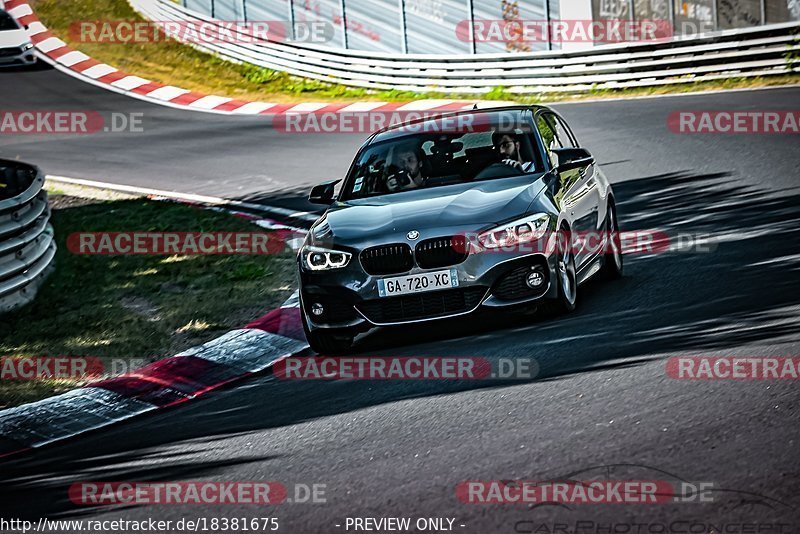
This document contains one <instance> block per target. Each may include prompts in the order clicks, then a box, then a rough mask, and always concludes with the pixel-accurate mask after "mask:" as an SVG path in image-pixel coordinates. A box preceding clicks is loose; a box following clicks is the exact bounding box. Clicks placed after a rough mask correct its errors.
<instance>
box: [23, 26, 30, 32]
mask: <svg viewBox="0 0 800 534" xmlns="http://www.w3.org/2000/svg"><path fill="white" fill-rule="evenodd" d="M22 29H23V30H25V31H28V30H30V29H31V27H30V26H28V25H27V24H26V25H25V26H23V27H22Z"/></svg>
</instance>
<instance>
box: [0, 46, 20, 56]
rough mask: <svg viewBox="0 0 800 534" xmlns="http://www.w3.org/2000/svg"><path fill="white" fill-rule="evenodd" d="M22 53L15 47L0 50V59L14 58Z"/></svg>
mask: <svg viewBox="0 0 800 534" xmlns="http://www.w3.org/2000/svg"><path fill="white" fill-rule="evenodd" d="M21 53H22V48H20V47H18V46H15V47H12V48H0V57H10V56H16V55H19V54H21Z"/></svg>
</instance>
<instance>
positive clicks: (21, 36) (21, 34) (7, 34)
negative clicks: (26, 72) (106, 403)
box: [0, 30, 30, 48]
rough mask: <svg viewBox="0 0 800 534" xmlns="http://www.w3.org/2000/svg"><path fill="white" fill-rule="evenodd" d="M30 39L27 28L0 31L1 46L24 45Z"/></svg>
mask: <svg viewBox="0 0 800 534" xmlns="http://www.w3.org/2000/svg"><path fill="white" fill-rule="evenodd" d="M28 41H30V39H28V35H27V34H26V33H25V30H6V31H2V32H0V48H11V47H13V46H22V45H24V44H25V43H27V42H28Z"/></svg>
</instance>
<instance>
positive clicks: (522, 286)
mask: <svg viewBox="0 0 800 534" xmlns="http://www.w3.org/2000/svg"><path fill="white" fill-rule="evenodd" d="M531 267H532V266H531V265H526V266H525V267H518V268H516V269H514V270H513V271H511V272H509V273H508V274H505V275H504V276H503V277H502V278H500V281H499V282H498V283H497V284H496V285H495V287H494V289H493V290H492V295H494V296H495V297H497V298H498V299H500V300H518V299H524V298H531V297H538V296H541V295H543V294H544V293H545V292H546V291H547V269H546V268H544V267H543V266H541V265H540V266H539V269H540V271H541V273H542V274H543V275H544V278H545V282H544V283H543V284H542V285H541V287H538V288H536V289H533V288H530V287H528V284H527V283H526V282H525V280H526V278H527V277H528V273H530V272H531Z"/></svg>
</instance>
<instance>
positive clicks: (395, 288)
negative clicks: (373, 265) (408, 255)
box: [378, 269, 458, 297]
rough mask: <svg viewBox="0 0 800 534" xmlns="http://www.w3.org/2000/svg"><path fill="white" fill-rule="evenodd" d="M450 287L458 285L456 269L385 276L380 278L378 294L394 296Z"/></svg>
mask: <svg viewBox="0 0 800 534" xmlns="http://www.w3.org/2000/svg"><path fill="white" fill-rule="evenodd" d="M450 287H458V274H457V273H456V270H455V269H449V270H446V271H434V272H432V273H422V274H409V275H406V276H395V277H393V278H383V279H381V280H378V296H381V297H392V296H395V295H408V294H409V293H424V292H425V291H436V290H437V289H447V288H450Z"/></svg>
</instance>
